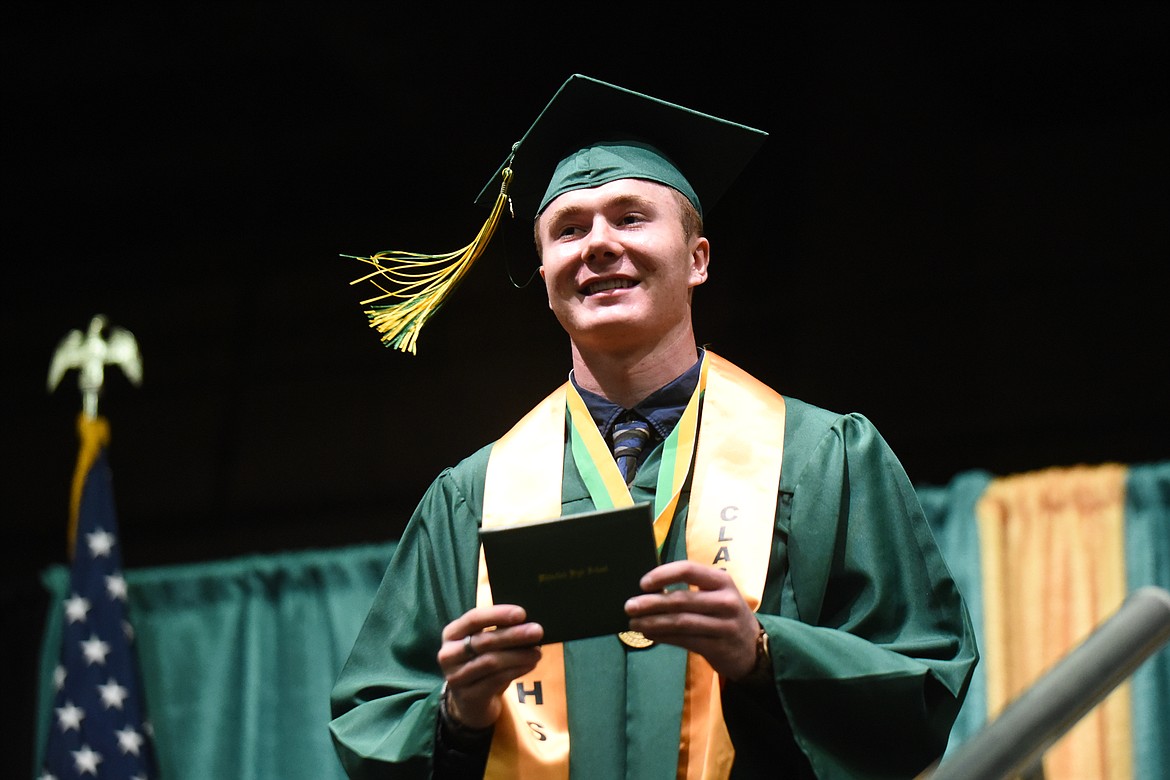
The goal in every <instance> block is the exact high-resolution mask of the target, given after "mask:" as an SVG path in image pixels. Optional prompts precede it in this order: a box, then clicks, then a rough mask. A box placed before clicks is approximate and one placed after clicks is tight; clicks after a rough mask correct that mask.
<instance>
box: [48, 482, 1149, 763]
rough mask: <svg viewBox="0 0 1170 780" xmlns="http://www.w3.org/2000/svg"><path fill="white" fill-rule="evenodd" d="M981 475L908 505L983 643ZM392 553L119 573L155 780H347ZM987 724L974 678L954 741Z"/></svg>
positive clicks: (1144, 756)
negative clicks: (357, 654)
mask: <svg viewBox="0 0 1170 780" xmlns="http://www.w3.org/2000/svg"><path fill="white" fill-rule="evenodd" d="M992 479H993V477H992V475H990V474H988V473H986V472H982V471H971V472H967V473H964V474H960V475H958V476H956V477H955V478H954V479H953V480H952V481H951V482H950V483H949V484H947V485H945V486H939V487H934V486H924V487H920V488H919V489H918V492H919V496H920V499H921V501H922V504H923V507H924V509H925V510H926V515H927V518H928V519H929V520H930V523H931V526H932V528H933V529H934V532H935V536H936V538H937V539H938V542H939V546H940V547H941V548H942V551H943V555H944V557H945V558H946V559H947V561H948V564H949V565H950V567H951V570H952V573H953V574H954V576H955V580H956V582H957V583H958V586H959V588H960V590H962V592H963V595H964V597H965V598H966V600H967V604H968V606H969V608H970V610H971V616H972V620H973V622H974V624H975V628H976V633H977V635H979V636H980V638H981V636H982V626H983V610H982V582H981V573H980V554H979V539H978V526H977V523H976V521H975V505H976V503H977V502H978V501H979V499H980V497H981V496H982V494H983V492H984V491H985V490H986V488H987V486H988V484H989V483H990V482H991V481H992ZM393 548H394V545H393V543H387V544H382V545H369V546H358V547H349V548H341V549H334V550H315V551H307V552H299V553H281V554H274V555H259V556H252V557H245V558H240V559H234V560H228V561H218V562H210V563H200V564H190V565H183V566H168V567H157V568H149V569H137V570H134V569H131V570H127V571H126V581H127V585H128V590H129V607H130V620H131V622H132V624H133V627H134V632H135V635H136V640H137V643H138V652H139V658H140V663H141V670H142V678H143V688H144V696H145V698H146V705H147V708H148V711H149V716H150V719H151V722H152V723H153V726H154V735H155V744H156V748H157V752H158V755H159V761H160V764H161V766H160V770H161V775H162V778H163V780H181V779H182V778H191V780H206V778H217V780H219V779H223V780H232V779H234V778H240V780H253V779H256V780H260V779H267V778H273V779H274V780H276V779H279V780H300V779H301V778H303V779H304V780H329V779H330V778H336V779H337V780H344V777H345V775H344V773H343V772H342V770H341V766H340V764H339V763H338V761H337V758H336V755H335V753H334V750H333V745H332V743H331V742H330V740H329V733H328V728H327V724H328V721H329V691H330V689H331V688H332V686H333V681H334V679H335V678H336V676H337V674H338V672H339V671H340V669H341V666H342V664H343V663H344V662H345V659H346V656H347V655H348V653H349V650H350V647H351V645H352V644H353V641H354V639H355V637H356V636H357V632H358V629H359V628H360V626H361V622H362V620H363V619H364V618H365V614H366V611H367V609H368V607H369V604H370V602H371V601H372V600H373V596H374V592H375V590H376V589H377V587H378V585H379V583H380V582H381V579H382V575H383V572H384V570H385V568H386V565H387V563H388V562H389V559H390V555H391V553H392V552H393ZM1126 566H1127V577H1128V587H1129V589H1130V590H1132V589H1134V588H1136V587H1139V586H1141V585H1158V586H1159V587H1163V588H1170V461H1167V462H1164V463H1154V464H1144V465H1136V466H1132V467H1130V469H1129V471H1128V474H1127V493H1126ZM68 582H69V577H68V570H67V569H66V568H65V567H64V566H56V567H52V568H50V569H48V570H46V572H45V574H44V583H45V586H46V587H47V589H48V590H49V592H50V596H51V600H50V609H49V614H48V620H47V623H46V629H45V641H44V646H43V649H42V657H41V669H40V675H41V679H40V683H41V692H42V693H41V696H40V702H39V704H40V710H39V711H40V719H39V721H38V725H39V732H38V741H37V755H38V756H40V755H41V754H42V751H43V746H44V742H45V732H46V730H47V728H48V724H49V723H50V718H49V707H50V705H51V702H52V673H53V668H54V667H55V665H56V663H57V651H58V646H59V642H60V632H61V620H62V610H61V608H60V605H61V602H62V601H63V600H64V598H65V597H66V595H67V594H66V593H65V591H66V589H67V588H68ZM1132 687H1133V710H1134V712H1133V731H1134V767H1135V773H1136V774H1135V776H1136V777H1141V778H1144V777H1166V776H1170V775H1168V774H1167V770H1170V741H1168V740H1166V739H1165V736H1164V735H1165V733H1166V730H1167V727H1168V724H1170V648H1163V650H1162V651H1160V652H1159V653H1158V654H1157V655H1155V656H1154V657H1153V658H1151V659H1150V660H1148V661H1147V662H1146V663H1145V664H1143V666H1142V667H1141V668H1140V669H1139V670H1138V672H1137V673H1136V674H1135V675H1134V677H1133V686H1132ZM986 717H987V711H986V690H985V682H984V679H983V676H982V672H981V670H980V669H978V668H977V669H976V672H975V677H974V679H973V681H972V684H971V691H970V694H969V695H968V697H967V701H966V704H965V705H964V707H963V709H962V711H961V712H960V713H959V719H958V721H957V722H956V724H955V729H954V732H953V734H952V739H951V749H953V748H955V747H956V746H957V745H959V744H961V743H962V742H963V741H965V740H966V739H968V738H970V737H971V736H973V735H974V734H975V733H976V732H977V731H978V730H979V729H980V728H981V727H982V726H983V725H985V722H986Z"/></svg>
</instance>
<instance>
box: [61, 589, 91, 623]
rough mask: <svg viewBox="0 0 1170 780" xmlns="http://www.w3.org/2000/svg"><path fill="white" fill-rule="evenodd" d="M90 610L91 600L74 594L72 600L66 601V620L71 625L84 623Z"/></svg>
mask: <svg viewBox="0 0 1170 780" xmlns="http://www.w3.org/2000/svg"><path fill="white" fill-rule="evenodd" d="M89 608H90V604H89V599H87V598H85V597H84V596H79V595H78V594H76V593H74V594H73V595H72V596H71V597H70V598H67V599H65V619H66V620H68V621H69V623H70V625H72V624H73V623H84V622H85V616H86V615H87V614H88V613H89Z"/></svg>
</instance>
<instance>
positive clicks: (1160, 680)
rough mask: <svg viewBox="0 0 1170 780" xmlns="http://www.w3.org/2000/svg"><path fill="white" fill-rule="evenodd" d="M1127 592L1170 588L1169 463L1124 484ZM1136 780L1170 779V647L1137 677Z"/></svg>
mask: <svg viewBox="0 0 1170 780" xmlns="http://www.w3.org/2000/svg"><path fill="white" fill-rule="evenodd" d="M1125 574H1126V587H1127V588H1128V589H1129V590H1130V591H1133V590H1135V589H1136V588H1139V587H1141V586H1143V585H1157V586H1158V587H1160V588H1167V589H1170V462H1167V463H1149V464H1141V465H1136V466H1131V467H1130V469H1129V472H1128V473H1127V475H1126V484H1125ZM1132 683H1133V684H1132V691H1133V693H1132V699H1133V703H1132V706H1133V725H1132V728H1133V765H1134V771H1135V776H1136V777H1170V738H1167V736H1166V735H1167V734H1168V733H1170V645H1167V646H1165V647H1163V648H1162V649H1161V650H1160V651H1158V652H1157V653H1155V654H1154V655H1153V656H1152V657H1150V658H1149V659H1148V660H1147V661H1146V662H1145V663H1144V664H1142V665H1141V666H1140V667H1138V670H1137V671H1136V672H1134V674H1133V677H1132Z"/></svg>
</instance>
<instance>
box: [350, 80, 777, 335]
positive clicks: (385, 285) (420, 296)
mask: <svg viewBox="0 0 1170 780" xmlns="http://www.w3.org/2000/svg"><path fill="white" fill-rule="evenodd" d="M766 137H767V134H766V133H764V132H763V131H761V130H756V129H754V128H751V127H747V126H745V125H741V124H736V123H735V122H730V121H728V120H725V119H719V118H718V117H714V116H711V115H709V114H704V113H700V112H698V111H695V110H693V109H689V108H685V107H683V106H680V105H677V104H674V103H668V102H666V101H664V100H659V99H657V98H653V97H650V96H648V95H643V94H640V93H638V92H633V91H631V90H628V89H624V88H622V87H619V86H616V85H613V84H608V83H606V82H603V81H598V80H597V79H592V78H589V77H587V76H582V75H579V74H575V75H573V76H570V77H569V78H568V80H566V81H565V83H564V84H562V85H561V87H560V89H558V90H557V92H556V94H555V95H553V98H552V100H550V101H549V102H548V104H547V105H546V106H545V107H544V110H543V111H541V112H540V115H539V116H538V117H537V118H536V121H535V122H533V124H532V125H531V127H529V129H528V131H527V132H526V133H525V134H524V136H523V137H522V138H521V139H520V140H519V141H518V142H516V143H515V144H514V145H513V146H512V150H511V152H510V153H509V154H508V156H507V157H506V158H505V160H504V162H503V164H501V165H500V167H499V168H498V169H497V170H496V172H495V174H494V175H493V176H492V178H491V179H490V180H489V181H488V183H487V184H486V185H485V186H484V188H483V190H482V191H481V192H480V193H479V196H478V197H477V198H476V200H475V202H476V203H477V204H479V205H482V206H487V207H489V208H490V209H491V213H490V214H489V216H488V219H487V221H486V222H485V223H484V226H483V227H482V228H481V229H480V231H479V233H478V234H477V235H476V237H475V238H474V239H473V240H472V242H471V243H470V244H468V245H467V246H465V247H462V248H461V249H458V250H456V251H454V252H449V253H446V254H442V255H431V254H419V253H416V252H403V251H398V250H395V251H390V252H379V253H378V254H375V255H372V256H370V257H357V258H355V259H357V260H361V261H363V262H366V263H369V264H370V265H372V266H373V267H374V270H373V271H372V272H371V273H370V274H367V275H366V276H363V277H361V278H360V279H355V280H354V281H353V282H352V284H358V283H360V282H370V283H372V284H374V285H375V287H376V288H377V289H378V291H379V292H378V294H377V295H376V296H374V297H372V298H368V299H366V300H364V301H362V304H363V305H367V306H369V307H370V308H368V309H367V310H366V314H367V315H368V316H369V318H370V326H371V327H373V328H375V329H376V330H378V331H379V332H380V333H381V334H382V342H383V343H384V344H385V345H386V346H391V347H395V348H397V349H400V350H402V351H407V352H411V353H414V352H415V346H416V342H417V339H418V333H419V331H420V330H421V328H422V326H423V324H424V323H425V322H426V321H427V319H429V318H430V317H431V316H432V315H433V314H434V313H435V312H436V311H438V309H439V307H440V306H441V305H442V303H443V302H444V301H445V300H446V298H447V296H448V295H450V293H451V291H452V290H453V289H454V288H455V286H456V285H457V284H458V283H459V281H461V280H462V279H463V277H464V276H465V275H466V273H467V271H468V269H469V268H470V267H471V265H472V264H473V263H474V262H475V260H477V259H478V258H479V257H480V255H482V254H483V250H484V249H485V248H486V246H487V244H488V242H489V241H490V240H491V237H492V235H493V234H494V233H495V229H496V226H497V225H498V224H499V220H500V217H501V216H502V215H503V213H504V211H505V210H506V209H508V208H509V207H510V208H511V210H512V211H513V212H515V213H519V214H520V215H522V216H525V217H532V218H535V217H537V216H538V215H539V214H540V213H541V212H542V211H543V210H544V208H545V207H546V206H547V205H548V204H549V203H550V202H551V201H552V200H553V199H555V198H556V197H557V196H559V195H562V194H564V193H566V192H570V191H572V190H577V189H584V188H588V187H598V186H601V185H602V184H606V183H608V182H611V181H615V180H617V179H627V178H636V179H648V180H650V181H655V182H658V183H660V184H665V185H667V186H669V187H673V188H674V189H676V190H678V191H679V192H681V193H682V194H683V195H685V196H686V197H687V198H688V199H690V201H691V203H693V204H694V206H695V208H696V209H697V210H698V212H699V213H700V214H703V213H704V210H706V211H707V212H709V211H710V210H711V209H712V208H713V207H714V205H715V203H716V202H717V201H718V200H719V198H720V197H721V196H722V195H723V194H724V193H725V192H726V191H727V189H728V188H729V187H730V186H731V184H732V182H733V181H734V180H735V179H736V177H737V176H739V174H740V172H741V171H742V170H743V168H744V167H745V166H746V165H747V163H748V161H749V160H750V159H751V158H752V156H754V155H755V153H756V152H757V151H758V150H759V148H760V146H761V144H762V143H763V141H764V139H765V138H766ZM347 257H352V256H349V255H347Z"/></svg>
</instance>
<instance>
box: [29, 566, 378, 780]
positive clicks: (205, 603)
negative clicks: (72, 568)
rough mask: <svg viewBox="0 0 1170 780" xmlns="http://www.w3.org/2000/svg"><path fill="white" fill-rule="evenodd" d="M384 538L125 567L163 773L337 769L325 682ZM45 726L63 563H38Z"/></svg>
mask: <svg viewBox="0 0 1170 780" xmlns="http://www.w3.org/2000/svg"><path fill="white" fill-rule="evenodd" d="M392 550H393V545H392V544H386V545H374V546H361V547H355V548H345V549H339V550H325V551H310V552H301V553H282V554H275V555H266V556H255V557H246V558H241V559H235V560H229V561H223V562H213V563H206V564H193V565H184V566H172V567H158V568H151V569H139V570H127V571H126V583H127V587H128V592H129V615H130V621H131V624H132V625H133V628H134V634H135V637H136V642H137V645H138V653H139V662H140V667H141V672H142V682H143V689H144V692H143V696H144V698H145V699H146V707H147V711H148V715H149V719H150V721H151V723H152V725H153V727H154V738H155V746H156V748H157V753H158V756H159V764H160V766H159V772H160V775H161V777H162V778H164V780H180V779H181V778H190V779H191V780H207V778H217V780H231V779H232V778H239V779H240V780H261V779H266V778H272V779H273V780H275V779H277V778H279V780H297V778H304V780H328V779H329V778H338V780H344V778H345V773H344V772H343V771H342V769H341V765H340V763H339V762H338V760H337V757H336V754H335V753H334V749H333V745H332V743H331V741H330V739H329V731H328V722H329V717H330V716H329V691H330V689H331V688H332V686H333V680H334V679H335V678H336V676H337V674H338V672H340V670H341V666H342V664H343V663H344V662H345V659H346V657H347V656H348V654H349V650H350V647H351V646H352V645H353V642H354V639H355V638H356V637H357V633H358V629H359V628H360V627H361V623H362V620H363V619H364V618H365V614H366V611H367V610H368V609H369V606H370V602H371V601H372V600H373V596H374V591H375V590H376V588H377V587H378V584H379V582H381V579H382V575H383V573H384V571H385V568H386V565H387V563H388V562H389V560H390V554H391V552H392ZM44 582H45V585H46V587H47V588H48V589H49V591H50V595H51V600H50V604H51V606H50V609H49V616H48V623H47V626H46V631H45V643H44V647H43V649H42V662H41V691H42V695H41V697H40V710H39V711H40V713H41V717H40V720H39V721H38V723H39V724H40V733H39V736H38V742H37V756H41V755H42V754H43V747H44V744H45V735H44V732H45V729H46V726H47V724H48V723H49V711H48V710H49V708H50V706H51V702H52V697H51V691H52V671H53V668H54V667H55V666H56V663H57V660H56V659H57V648H58V646H59V644H60V632H61V621H62V610H61V609H60V604H61V602H62V600H63V599H64V598H65V597H66V595H67V594H66V593H65V591H66V589H67V588H68V586H69V572H68V569H66V568H65V567H63V566H57V567H53V568H51V569H49V570H47V571H46V572H45V577H44Z"/></svg>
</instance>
